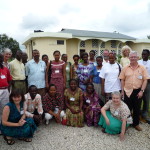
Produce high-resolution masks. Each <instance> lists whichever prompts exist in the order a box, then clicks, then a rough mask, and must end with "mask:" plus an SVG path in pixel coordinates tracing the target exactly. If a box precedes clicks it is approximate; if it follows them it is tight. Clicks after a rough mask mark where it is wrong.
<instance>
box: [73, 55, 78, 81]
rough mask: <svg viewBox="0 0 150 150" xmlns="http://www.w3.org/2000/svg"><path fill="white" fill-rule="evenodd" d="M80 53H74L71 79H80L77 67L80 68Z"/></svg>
mask: <svg viewBox="0 0 150 150" xmlns="http://www.w3.org/2000/svg"><path fill="white" fill-rule="evenodd" d="M79 59H80V57H79V55H74V56H73V60H74V64H73V65H72V66H71V79H76V80H78V75H77V68H78V65H79V64H78V62H79Z"/></svg>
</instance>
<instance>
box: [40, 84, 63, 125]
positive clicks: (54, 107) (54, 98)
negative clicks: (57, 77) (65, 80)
mask: <svg viewBox="0 0 150 150" xmlns="http://www.w3.org/2000/svg"><path fill="white" fill-rule="evenodd" d="M42 104H43V109H44V112H45V120H46V124H49V121H50V120H51V119H52V118H53V117H54V118H55V120H56V122H57V123H61V120H62V118H63V117H64V116H65V113H64V110H63V109H64V99H63V97H62V95H61V94H60V93H58V92H57V88H56V85H54V84H50V86H49V90H48V92H47V93H46V95H45V96H43V98H42Z"/></svg>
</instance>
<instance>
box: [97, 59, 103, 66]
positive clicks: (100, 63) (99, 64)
mask: <svg viewBox="0 0 150 150" xmlns="http://www.w3.org/2000/svg"><path fill="white" fill-rule="evenodd" d="M96 62H97V65H98V66H101V65H102V63H103V59H101V58H97V59H96Z"/></svg>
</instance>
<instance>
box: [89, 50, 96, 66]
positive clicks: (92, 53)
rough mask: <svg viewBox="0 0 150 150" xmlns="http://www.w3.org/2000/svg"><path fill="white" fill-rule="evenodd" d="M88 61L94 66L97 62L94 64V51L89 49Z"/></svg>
mask: <svg viewBox="0 0 150 150" xmlns="http://www.w3.org/2000/svg"><path fill="white" fill-rule="evenodd" d="M89 57H90V58H89V63H90V64H93V65H94V66H96V65H97V64H96V60H95V51H94V50H91V51H90V52H89Z"/></svg>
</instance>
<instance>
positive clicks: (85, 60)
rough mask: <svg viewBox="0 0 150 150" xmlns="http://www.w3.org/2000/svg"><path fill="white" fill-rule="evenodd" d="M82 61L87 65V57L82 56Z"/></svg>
mask: <svg viewBox="0 0 150 150" xmlns="http://www.w3.org/2000/svg"><path fill="white" fill-rule="evenodd" d="M83 61H84V63H87V62H88V56H87V55H84V56H83Z"/></svg>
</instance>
